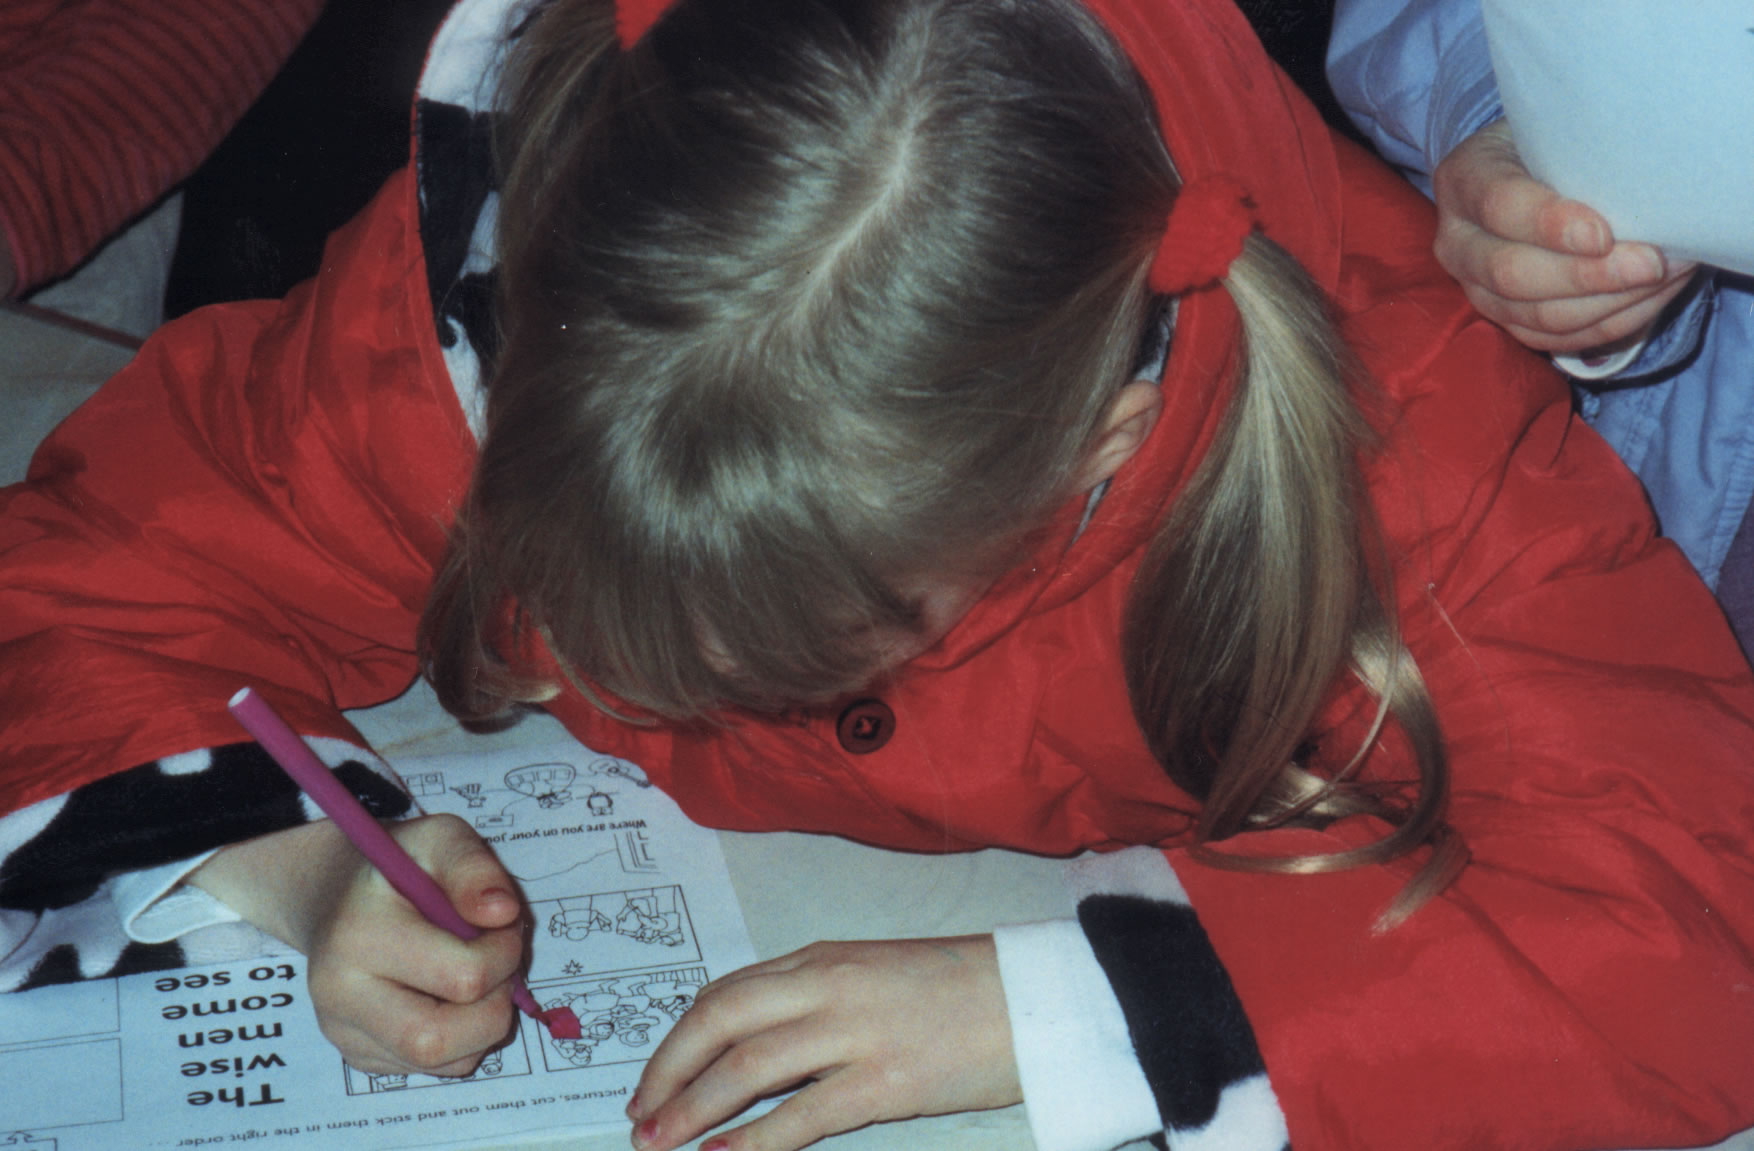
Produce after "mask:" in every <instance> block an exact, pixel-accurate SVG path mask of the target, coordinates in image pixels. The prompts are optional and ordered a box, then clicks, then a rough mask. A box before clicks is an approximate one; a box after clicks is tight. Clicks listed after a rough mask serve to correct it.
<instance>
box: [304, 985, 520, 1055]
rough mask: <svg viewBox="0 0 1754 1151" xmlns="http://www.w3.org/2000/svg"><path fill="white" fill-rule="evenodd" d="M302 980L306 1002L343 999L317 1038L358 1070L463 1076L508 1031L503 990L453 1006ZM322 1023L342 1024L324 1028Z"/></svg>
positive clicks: (394, 990) (391, 990) (407, 993)
mask: <svg viewBox="0 0 1754 1151" xmlns="http://www.w3.org/2000/svg"><path fill="white" fill-rule="evenodd" d="M310 979H311V984H312V988H311V994H312V997H313V998H318V997H322V998H325V999H328V1000H329V1001H330V1002H336V1001H337V998H336V997H344V998H345V1001H346V1004H347V1006H346V1009H345V1010H341V1011H332V1012H329V1013H328V1014H327V1015H326V1016H325V1017H324V1018H323V1020H322V1023H323V1028H324V1034H325V1035H327V1036H328V1037H329V1039H330V1041H331V1042H333V1043H334V1044H335V1046H336V1047H337V1048H338V1049H340V1051H341V1054H342V1056H343V1057H344V1058H345V1059H346V1060H347V1062H348V1063H350V1064H352V1065H353V1066H355V1067H357V1068H359V1069H360V1070H362V1071H369V1072H372V1073H376V1074H382V1073H394V1074H424V1075H449V1076H456V1075H467V1074H469V1073H470V1072H471V1071H473V1070H474V1069H475V1067H476V1065H477V1064H479V1063H480V1061H481V1057H482V1056H483V1055H485V1054H486V1053H487V1052H488V1051H490V1050H492V1049H494V1048H495V1047H497V1046H499V1045H500V1044H501V1043H503V1042H504V1041H505V1039H506V1037H507V1036H508V1035H510V1034H511V1028H512V1027H513V1026H514V1016H515V1010H514V1008H513V1007H512V1003H511V988H510V986H509V985H504V986H501V987H498V988H495V989H494V990H493V991H491V992H490V993H489V994H488V995H487V996H485V997H484V998H483V999H482V1000H481V1001H479V1002H476V1003H471V1004H468V1005H458V1004H454V1003H442V1002H438V1001H435V1000H433V999H432V998H431V997H430V996H427V995H423V994H421V993H420V992H417V991H413V990H411V989H409V988H407V987H403V986H399V985H397V984H395V983H389V982H386V981H383V980H379V979H375V978H371V977H367V976H361V975H358V974H354V973H349V974H343V975H341V976H338V977H332V976H329V975H327V974H326V973H322V972H319V971H317V970H315V969H313V970H312V972H311V976H310ZM330 1019H337V1020H345V1021H346V1022H345V1023H343V1024H339V1025H337V1026H335V1027H333V1028H332V1027H330V1025H329V1020H330Z"/></svg>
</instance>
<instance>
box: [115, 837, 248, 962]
mask: <svg viewBox="0 0 1754 1151" xmlns="http://www.w3.org/2000/svg"><path fill="white" fill-rule="evenodd" d="M213 855H214V853H213V852H211V851H208V852H203V853H202V854H200V855H197V856H195V857H193V858H191V859H180V860H178V861H177V862H175V863H166V864H163V865H161V866H158V867H148V868H146V869H144V870H141V871H130V872H127V873H125V874H122V875H118V876H116V877H115V878H114V879H112V880H111V881H110V899H111V900H112V901H113V902H114V903H115V905H116V915H117V918H118V919H120V920H121V923H122V930H123V931H125V932H127V933H128V938H129V939H132V940H134V941H135V942H137V943H167V942H169V941H170V940H172V939H177V938H179V937H181V936H184V935H187V934H188V933H189V932H191V931H196V930H199V929H200V928H203V927H210V926H212V925H213V924H215V923H236V922H237V921H238V919H239V918H240V916H239V915H238V913H237V912H235V911H233V910H232V909H231V908H229V907H227V906H226V905H225V904H223V903H221V902H219V900H217V899H215V898H213V896H211V895H209V894H207V893H206V892H205V891H202V890H201V889H200V888H198V887H189V886H186V885H184V883H183V880H184V879H185V878H187V877H188V875H189V873H190V872H192V871H194V870H195V869H196V868H197V867H200V866H201V865H202V864H203V863H206V862H207V861H208V860H209V859H211V858H212V857H213Z"/></svg>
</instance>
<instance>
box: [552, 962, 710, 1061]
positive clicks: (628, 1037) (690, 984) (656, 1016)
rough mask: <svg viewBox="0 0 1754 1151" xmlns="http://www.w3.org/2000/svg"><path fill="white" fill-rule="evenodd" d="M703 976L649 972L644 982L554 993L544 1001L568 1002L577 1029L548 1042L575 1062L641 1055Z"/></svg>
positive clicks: (684, 1005)
mask: <svg viewBox="0 0 1754 1151" xmlns="http://www.w3.org/2000/svg"><path fill="white" fill-rule="evenodd" d="M641 978H642V977H639V976H635V977H633V979H634V980H639V979H641ZM705 978H706V973H705V972H704V971H698V970H696V971H689V972H680V973H673V974H671V975H654V976H651V977H649V978H645V981H644V982H633V981H630V980H629V979H627V978H623V979H619V980H606V981H604V982H602V983H599V984H598V985H597V986H596V987H595V988H593V989H592V990H589V991H583V992H577V993H573V994H568V995H561V996H557V997H556V998H554V999H551V1000H548V1001H547V1003H548V1005H549V1006H551V1007H553V1006H561V1005H565V1006H567V1007H571V1008H572V1010H573V1013H574V1014H575V1015H577V1016H578V1017H579V1025H580V1030H581V1032H582V1034H581V1035H580V1037H579V1038H578V1039H572V1040H564V1039H563V1040H553V1041H551V1045H552V1046H553V1048H554V1049H555V1051H557V1052H558V1053H559V1054H560V1056H561V1057H562V1058H563V1059H565V1060H566V1061H567V1062H568V1063H570V1064H572V1065H573V1066H574V1067H589V1066H591V1065H593V1064H599V1063H621V1062H626V1061H628V1060H629V1059H632V1058H643V1057H644V1054H645V1051H644V1049H645V1048H647V1047H650V1046H651V1045H652V1044H654V1043H655V1042H657V1040H658V1039H659V1038H660V1032H663V1031H667V1030H668V1028H669V1026H670V1025H671V1024H673V1023H675V1021H676V1020H677V1019H680V1018H681V1017H682V1013H683V1012H684V1011H687V1010H688V1008H689V1007H690V1006H691V1005H692V1004H693V1002H694V996H695V993H696V992H698V991H699V990H700V987H701V986H702V984H703V983H704V982H705ZM693 980H698V981H699V982H694V981H693Z"/></svg>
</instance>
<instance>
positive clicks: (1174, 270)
mask: <svg viewBox="0 0 1754 1151" xmlns="http://www.w3.org/2000/svg"><path fill="white" fill-rule="evenodd" d="M1257 223H1258V221H1257V220H1256V219H1255V214H1254V210H1253V209H1252V208H1251V207H1250V206H1249V194H1248V189H1247V188H1244V187H1243V186H1242V185H1241V184H1240V183H1238V182H1237V181H1235V180H1233V179H1232V178H1230V177H1229V176H1201V177H1199V178H1197V179H1194V180H1190V181H1188V182H1187V183H1186V184H1183V185H1182V190H1181V192H1180V194H1179V195H1177V196H1176V198H1175V203H1174V205H1172V206H1171V207H1170V209H1169V223H1168V225H1167V226H1166V227H1165V228H1164V232H1163V239H1162V240H1161V241H1160V242H1159V243H1158V245H1157V257H1156V258H1155V259H1154V260H1152V261H1151V274H1150V278H1149V280H1148V283H1149V284H1150V285H1151V290H1152V291H1154V292H1158V293H1161V294H1163V295H1166V296H1178V295H1180V294H1181V293H1183V292H1191V291H1193V290H1194V289H1196V288H1205V287H1209V286H1210V285H1212V284H1215V283H1217V282H1218V281H1219V280H1222V279H1223V278H1224V275H1225V273H1226V272H1228V271H1230V265H1231V263H1232V262H1233V261H1234V260H1235V259H1236V257H1237V256H1238V255H1240V254H1241V253H1242V245H1243V241H1244V240H1246V239H1248V236H1249V233H1250V232H1252V231H1254V230H1255V226H1256V224H1257Z"/></svg>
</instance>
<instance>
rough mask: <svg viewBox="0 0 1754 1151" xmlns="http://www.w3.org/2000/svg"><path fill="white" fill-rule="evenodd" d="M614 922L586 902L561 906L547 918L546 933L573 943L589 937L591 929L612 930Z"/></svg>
mask: <svg viewBox="0 0 1754 1151" xmlns="http://www.w3.org/2000/svg"><path fill="white" fill-rule="evenodd" d="M614 929H615V923H614V921H613V920H611V919H610V918H609V917H608V916H607V915H604V914H603V913H602V912H601V911H598V910H597V909H596V908H595V907H593V906H591V905H589V904H587V905H586V906H584V907H563V908H561V909H560V910H559V911H558V912H556V913H555V914H554V915H553V916H551V917H549V920H548V934H550V935H552V936H554V938H556V939H570V940H572V941H573V942H574V943H578V942H580V941H581V940H584V939H586V938H589V936H590V934H591V932H593V931H613V930H614Z"/></svg>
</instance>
